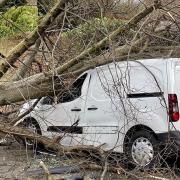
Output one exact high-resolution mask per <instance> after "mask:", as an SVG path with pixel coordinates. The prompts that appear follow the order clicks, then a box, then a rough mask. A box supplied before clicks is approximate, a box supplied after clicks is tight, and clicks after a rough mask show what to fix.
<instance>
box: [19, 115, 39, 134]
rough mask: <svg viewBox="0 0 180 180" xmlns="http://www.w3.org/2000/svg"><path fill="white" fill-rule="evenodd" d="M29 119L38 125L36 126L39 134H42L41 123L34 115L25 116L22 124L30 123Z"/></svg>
mask: <svg viewBox="0 0 180 180" xmlns="http://www.w3.org/2000/svg"><path fill="white" fill-rule="evenodd" d="M29 121H31V122H32V123H33V124H35V125H36V128H37V130H38V134H39V135H42V132H41V128H40V125H39V123H38V122H37V120H36V119H34V118H33V117H27V118H25V119H24V120H23V121H22V124H23V123H28V122H29Z"/></svg>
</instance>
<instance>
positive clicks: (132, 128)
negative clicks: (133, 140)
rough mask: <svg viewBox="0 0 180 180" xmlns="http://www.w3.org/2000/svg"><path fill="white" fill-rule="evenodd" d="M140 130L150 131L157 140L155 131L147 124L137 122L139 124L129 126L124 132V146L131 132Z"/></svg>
mask: <svg viewBox="0 0 180 180" xmlns="http://www.w3.org/2000/svg"><path fill="white" fill-rule="evenodd" d="M141 130H147V131H149V132H151V133H152V134H153V135H154V137H155V138H156V140H158V137H157V135H156V133H155V132H154V131H153V130H152V129H151V128H149V127H148V126H145V125H142V124H139V125H135V126H133V127H131V128H130V129H129V130H128V132H127V133H126V135H125V138H124V143H123V146H124V148H125V147H126V145H127V144H128V141H129V137H131V136H132V134H133V133H135V132H138V131H141Z"/></svg>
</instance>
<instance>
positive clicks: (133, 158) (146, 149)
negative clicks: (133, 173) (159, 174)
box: [124, 129, 159, 169]
mask: <svg viewBox="0 0 180 180" xmlns="http://www.w3.org/2000/svg"><path fill="white" fill-rule="evenodd" d="M127 138H128V141H126V144H125V145H124V150H125V155H126V159H127V161H128V167H130V169H133V168H135V167H139V168H141V169H152V168H154V167H155V166H156V165H157V164H158V159H159V158H158V152H159V147H158V141H157V139H156V137H155V135H154V133H153V132H151V131H150V130H146V129H144V130H140V131H136V132H133V133H131V135H130V136H129V137H127ZM142 157H143V158H142ZM139 159H142V160H141V162H140V161H138V160H139ZM146 162H147V163H146Z"/></svg>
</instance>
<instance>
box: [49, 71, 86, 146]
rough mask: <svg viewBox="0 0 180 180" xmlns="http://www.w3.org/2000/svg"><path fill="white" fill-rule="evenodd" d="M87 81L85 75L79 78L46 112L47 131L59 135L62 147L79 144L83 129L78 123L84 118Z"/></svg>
mask: <svg viewBox="0 0 180 180" xmlns="http://www.w3.org/2000/svg"><path fill="white" fill-rule="evenodd" d="M88 79H89V75H88V74H87V73H85V74H83V75H82V76H81V77H79V78H78V79H77V80H76V81H75V82H74V83H73V84H72V86H70V87H69V88H68V90H67V91H65V92H64V93H63V94H62V95H61V96H60V97H59V98H58V103H57V104H56V105H53V106H51V111H47V112H46V115H47V116H46V121H48V122H47V124H48V126H47V131H48V132H49V133H51V134H53V135H54V134H57V133H58V134H59V133H60V134H61V136H62V139H61V143H62V144H63V145H68V146H69V145H77V144H79V143H80V139H81V136H82V132H83V128H82V127H81V126H79V123H80V121H81V120H82V119H83V118H84V117H83V115H84V105H85V101H86V93H87V87H86V86H87V83H88V82H89V81H88ZM49 133H48V134H49Z"/></svg>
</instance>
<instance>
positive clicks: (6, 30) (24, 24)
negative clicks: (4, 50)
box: [0, 6, 38, 37]
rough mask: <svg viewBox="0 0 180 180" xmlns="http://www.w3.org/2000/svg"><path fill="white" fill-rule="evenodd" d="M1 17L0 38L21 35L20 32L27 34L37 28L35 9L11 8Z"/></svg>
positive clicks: (27, 7)
mask: <svg viewBox="0 0 180 180" xmlns="http://www.w3.org/2000/svg"><path fill="white" fill-rule="evenodd" d="M3 17H4V18H3ZM3 17H1V18H0V37H5V36H9V35H16V34H18V33H21V30H22V31H24V32H29V31H32V30H33V29H34V28H35V27H36V26H37V19H38V15H37V8H36V7H32V6H20V7H11V8H10V9H9V10H8V11H7V12H5V13H4V14H3ZM11 22H12V23H11Z"/></svg>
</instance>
